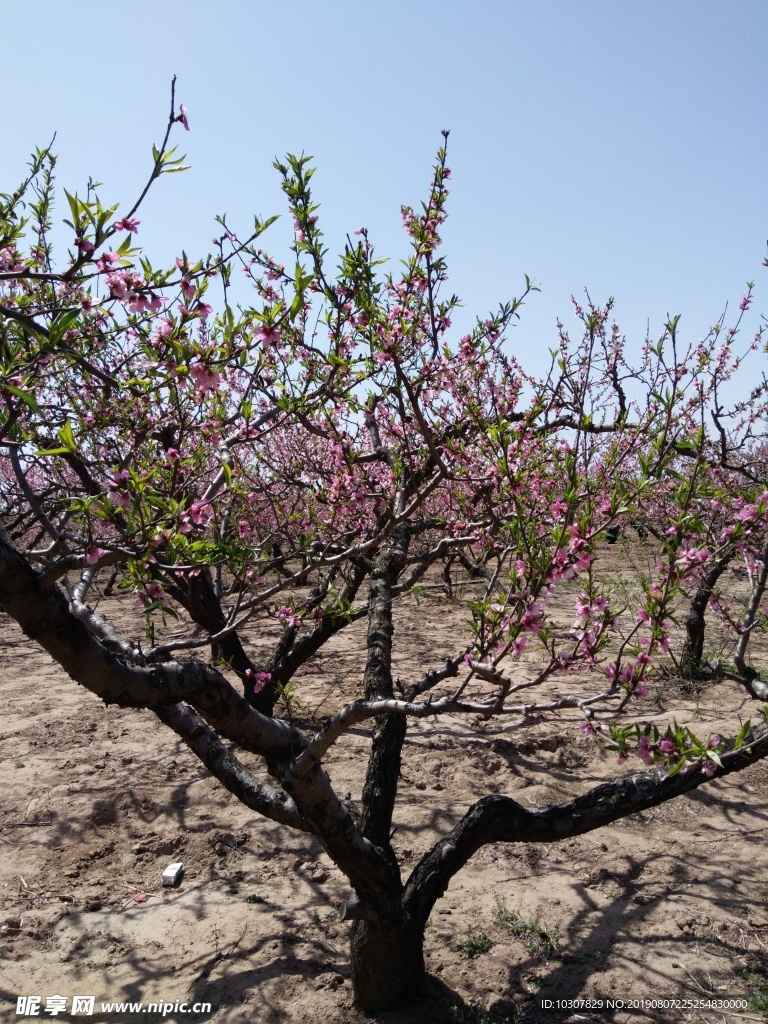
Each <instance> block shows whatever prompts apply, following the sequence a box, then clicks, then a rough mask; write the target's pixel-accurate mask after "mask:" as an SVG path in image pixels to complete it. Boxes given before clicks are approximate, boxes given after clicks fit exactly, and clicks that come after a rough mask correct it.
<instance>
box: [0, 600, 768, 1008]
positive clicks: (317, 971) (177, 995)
mask: <svg viewBox="0 0 768 1024" xmlns="http://www.w3.org/2000/svg"><path fill="white" fill-rule="evenodd" d="M129 607H130V603H129V602H126V601H125V599H124V598H118V597H115V598H112V599H104V600H103V601H102V602H101V604H100V608H99V610H100V612H101V613H102V614H104V615H106V616H107V617H108V618H110V619H112V620H117V621H123V622H124V621H126V617H127V616H129V615H130V614H131V613H130V611H129V610H128V609H129ZM137 628H138V627H137ZM169 628H173V627H169ZM360 628H361V627H359V626H356V627H355V628H354V630H352V631H351V632H350V635H349V636H348V637H346V638H342V639H339V640H338V641H337V642H336V643H335V645H334V649H333V650H327V651H325V652H324V653H323V654H322V655H321V656H320V657H319V658H318V659H316V661H315V662H314V663H313V665H312V670H311V672H310V673H308V675H307V677H306V679H304V680H303V681H302V683H301V685H300V687H299V697H300V699H301V701H302V703H303V704H305V705H306V706H307V707H309V708H310V709H312V711H313V713H314V714H316V715H317V716H319V717H322V715H324V714H327V713H328V712H329V711H330V710H331V709H333V708H336V707H338V706H339V705H340V704H341V703H342V702H343V701H345V700H346V699H349V698H351V697H352V696H353V695H356V694H355V684H356V682H357V681H358V678H359V673H360V669H359V664H358V662H357V661H356V644H357V643H359V640H360V635H359V629H360ZM465 629H466V626H465V617H464V613H463V611H462V609H461V608H460V606H458V605H457V604H453V603H449V602H448V601H446V600H445V598H443V597H440V596H439V595H438V594H437V593H433V594H432V596H429V595H427V596H426V598H425V599H424V600H423V601H422V602H421V603H420V604H419V605H418V606H416V605H415V604H411V605H408V606H407V607H405V609H404V610H403V611H402V612H401V613H400V618H399V620H398V623H397V639H398V654H397V664H396V668H397V672H398V673H399V674H400V675H401V677H402V678H403V679H409V678H413V677H414V676H417V675H420V670H421V668H422V667H423V666H433V665H434V664H435V663H436V661H437V659H438V658H439V657H440V656H442V655H445V654H447V653H452V652H453V651H454V650H455V648H456V645H457V638H461V637H462V636H463V635H464V633H465ZM355 630H357V632H355ZM0 631H1V632H0V636H1V637H2V641H0V693H1V694H2V707H3V716H2V724H1V725H0V735H1V736H2V747H1V748H0V756H1V758H2V774H1V776H0V777H1V778H2V785H3V798H2V801H1V802H0V852H1V853H2V856H1V857H0V1015H2V1014H6V1019H8V1020H21V1019H24V1018H23V1017H21V1016H17V1015H16V1000H17V997H18V996H20V995H23V996H26V995H39V996H41V997H42V1004H41V1010H43V1011H44V1007H45V999H46V997H49V996H52V995H61V996H66V997H67V998H68V1004H67V1005H68V1007H70V1006H71V998H72V997H73V996H75V995H93V996H95V1000H96V1012H95V1013H94V1015H93V1017H91V1018H90V1019H94V1020H111V1021H134V1020H135V1021H143V1022H151V1021H155V1020H162V1019H165V1020H171V1021H203V1020H205V1021H211V1022H214V1024H234V1022H238V1021H253V1022H254V1024H298V1022H303V1024H315V1022H323V1024H346V1022H350V1024H362V1022H363V1021H365V1020H367V1018H366V1017H365V1016H364V1015H363V1014H361V1013H359V1012H358V1011H357V1010H355V1008H354V1007H353V1005H352V994H351V986H350V981H349V958H348V950H347V946H348V929H349V925H348V924H346V923H343V922H341V921H339V919H338V914H337V908H338V905H339V902H340V901H341V900H344V899H347V898H349V897H350V896H351V893H350V889H349V886H348V884H347V882H346V879H345V878H344V877H343V876H342V875H341V873H340V872H339V871H338V870H337V869H336V868H335V867H334V866H333V865H332V864H331V863H330V861H329V860H328V858H327V857H326V856H325V854H323V853H322V851H321V850H320V848H319V846H318V844H317V843H316V841H313V840H312V839H311V838H308V837H306V836H302V835H299V834H295V833H291V832H289V831H287V830H285V829H283V828H281V827H279V826H276V825H273V824H271V823H269V822H267V821H264V820H262V819H260V818H258V817H256V816H255V815H254V814H253V813H252V812H251V811H249V810H248V809H246V808H244V807H242V806H240V805H239V804H238V803H237V802H236V801H235V800H234V799H233V798H231V797H229V796H228V795H227V794H226V793H225V792H223V791H222V790H221V789H220V788H219V787H218V785H216V784H215V783H214V782H213V781H212V780H211V779H210V778H208V777H207V776H206V773H205V771H204V770H202V769H201V768H200V767H199V765H198V763H197V761H196V760H195V758H194V757H193V756H192V755H191V754H190V753H189V752H188V751H187V749H186V748H185V747H184V746H183V745H182V744H181V743H180V742H178V741H177V740H176V739H175V737H174V736H173V735H172V734H170V733H168V732H167V730H165V729H164V727H163V726H161V725H160V724H159V723H158V722H157V721H156V719H154V717H153V716H152V715H151V714H150V713H149V712H140V713H137V712H134V711H125V710H120V709H115V708H105V707H104V706H103V705H102V704H100V703H99V701H98V700H97V699H96V698H95V697H93V696H91V695H90V694H89V693H87V692H86V691H84V690H83V689H82V688H79V687H77V686H75V685H73V684H72V683H71V681H70V680H68V679H67V678H66V677H65V676H64V674H63V673H62V672H61V671H60V670H59V669H58V668H57V666H55V665H54V664H53V663H52V661H51V659H50V658H49V657H48V656H47V655H45V654H44V653H42V652H41V651H39V650H38V649H36V647H35V645H34V644H33V643H32V642H30V641H28V640H27V639H26V638H25V637H24V636H23V635H22V634H21V633H20V632H19V631H18V630H17V629H16V627H15V624H13V623H12V622H11V621H10V620H8V619H7V618H2V617H0ZM254 647H256V648H257V647H258V644H256V643H254ZM574 685H575V681H574V679H573V678H571V679H570V680H569V681H568V683H567V686H568V687H569V688H570V689H571V690H573V688H574ZM639 711H640V713H641V714H642V717H643V718H645V719H653V720H656V721H659V722H662V721H666V720H667V719H668V718H670V717H672V716H674V717H676V718H677V720H678V721H680V722H685V723H687V724H690V725H691V726H692V728H694V729H695V731H696V732H697V733H699V734H704V735H707V734H708V733H710V732H723V733H725V734H732V733H733V732H735V731H736V729H737V728H738V725H739V722H740V721H742V720H744V719H746V718H748V717H750V716H751V717H752V718H753V719H754V718H755V717H756V716H757V714H758V713H759V708H758V707H756V706H755V705H754V703H752V702H750V701H748V700H747V699H746V697H745V695H744V693H743V691H742V690H741V689H740V688H739V687H738V685H737V684H735V683H730V682H725V683H719V684H717V685H715V686H710V687H709V688H707V689H705V690H703V691H700V692H698V693H690V692H688V693H686V692H685V690H684V689H683V688H681V687H680V686H679V684H677V683H676V682H675V681H674V680H667V681H666V682H663V683H659V684H657V685H656V686H655V689H654V692H652V693H651V696H650V697H649V698H648V699H647V700H646V701H643V702H641V706H640V708H639ZM366 747H367V737H366V734H365V732H364V731H359V732H355V733H353V734H350V735H348V736H347V737H346V738H345V739H344V740H343V742H341V743H340V744H339V745H338V747H337V749H335V750H334V752H333V754H332V756H331V757H330V759H329V762H328V764H329V771H330V775H331V777H332V779H333V782H334V784H335V785H336V787H337V790H338V791H339V792H341V793H342V794H347V793H349V800H350V801H351V803H352V804H353V805H354V803H355V801H356V800H357V799H358V798H359V793H360V788H361V780H362V772H363V764H364V762H363V760H362V759H361V757H362V755H364V753H365V750H366ZM245 759H246V760H248V758H247V755H246V756H245ZM251 763H255V759H251ZM638 767H640V764H639V762H637V761H636V762H635V768H634V770H637V768H638ZM621 770H622V769H619V768H617V766H616V764H615V760H614V758H612V757H610V756H608V755H606V754H604V753H602V752H601V751H600V750H599V749H598V748H596V747H595V746H593V745H591V744H590V743H589V742H588V741H586V740H584V738H583V737H582V734H581V732H580V731H579V730H578V728H577V727H576V720H575V719H574V718H573V717H572V716H571V715H570V714H566V713H563V714H562V715H561V716H560V717H557V718H555V719H549V720H547V721H544V720H538V719H532V720H529V721H526V722H524V723H519V722H515V723H513V724H510V723H508V722H505V723H504V724H501V723H497V722H495V721H494V722H491V723H480V722H476V721H460V720H456V719H453V720H451V721H449V722H444V723H442V724H440V725H438V724H436V723H431V724H422V723H416V724H414V725H412V726H411V729H410V733H409V739H408V744H407V750H406V760H405V764H404V769H403V777H402V784H401V790H400V801H399V807H398V810H397V812H396V821H395V824H396V826H397V832H396V835H395V840H394V842H395V847H396V851H397V853H398V855H399V857H400V860H401V863H402V865H403V870H404V872H407V871H408V869H409V866H412V865H413V864H414V863H415V862H416V860H417V858H418V857H419V855H420V854H421V853H422V852H423V851H424V850H425V849H426V848H427V847H428V846H429V845H431V844H432V843H433V842H434V841H435V839H436V838H438V837H439V836H440V835H442V834H444V833H445V831H446V830H447V829H448V828H449V827H450V826H451V825H452V824H453V823H454V822H455V821H456V820H457V818H458V817H459V816H460V815H461V814H462V813H463V812H464V810H465V809H466V808H467V806H468V805H469V804H470V803H471V802H472V801H473V800H475V799H476V798H478V797H479V796H482V795H485V794H486V793H488V792H504V793H509V794H510V795H513V796H514V797H515V798H516V799H518V800H520V801H521V802H522V803H524V804H527V805H529V806H534V805H539V806H541V805H546V804H548V803H551V802H553V801H561V800H564V799H568V798H570V797H572V796H574V795H576V794H578V793H580V792H583V791H584V790H586V789H588V788H590V787H592V786H593V785H595V784H596V783H598V782H599V781H601V780H603V779H605V778H608V777H610V776H612V775H614V774H615V773H617V772H618V771H621ZM767 773H768V766H766V765H764V764H763V765H756V766H753V767H752V768H750V769H747V770H746V771H744V772H742V773H740V774H738V775H736V776H731V777H730V778H729V779H727V780H724V781H722V782H715V783H713V784H711V785H709V786H707V787H705V788H703V789H700V790H699V791H698V792H697V793H695V794H693V795H692V796H690V797H686V798H682V799H680V800H678V801H676V802H674V803H671V804H668V805H666V806H664V807H661V808H658V809H656V810H654V811H651V812H648V813H645V814H641V815H635V816H633V817H631V818H629V819H626V820H624V821H621V822H619V823H617V824H616V825H614V826H612V827H609V828H605V829H601V830H600V831H597V832H593V833H591V834H590V835H587V836H585V837H583V838H580V839H575V840H570V841H566V842H563V843H559V844H555V845H552V846H546V847H545V846H524V845H519V844H508V845H504V844H502V845H497V846H492V847H488V848H486V849H484V850H483V851H481V852H480V853H479V854H478V855H476V856H475V858H474V859H473V860H472V861H471V863H470V864H469V865H468V867H467V868H466V869H465V870H464V871H463V872H462V873H461V874H460V875H458V876H457V877H456V878H455V879H454V880H453V882H452V884H451V886H450V888H449V890H448V892H447V893H446V895H445V897H444V898H443V899H442V900H440V901H439V902H438V904H437V905H436V907H435V910H434V912H433V914H432V918H431V920H430V922H429V927H428V930H427V936H426V956H427V966H428V972H429V977H428V979H427V981H426V983H425V985H424V988H423V991H422V992H421V994H420V998H419V1000H418V1001H417V1002H416V1003H415V1004H414V1005H413V1006H412V1007H410V1008H409V1009H407V1010H403V1011H397V1012H392V1013H388V1014H384V1015H382V1016H380V1017H379V1018H377V1020H378V1021H380V1022H382V1024H427V1022H430V1024H431V1022H438V1024H439V1022H442V1021H446V1022H449V1021H454V1022H459V1024H462V1022H463V1024H490V1022H492V1021H499V1022H501V1021H529V1022H532V1024H536V1022H539V1021H548V1022H550V1024H559V1022H560V1021H566V1020H567V1021H574V1022H575V1021H589V1020H611V1021H617V1022H629V1021H633V1022H639V1021H658V1022H662V1021H663V1022H667V1021H669V1022H672V1021H675V1022H677V1021H691V1022H694V1021H728V1022H734V1024H735V1022H736V1021H742V1020H762V1019H763V1014H762V1012H761V1010H760V1009H759V1007H758V1005H757V1002H756V998H757V997H756V995H755V992H756V991H758V992H759V989H760V986H761V985H762V986H763V988H764V989H765V990H766V991H768V980H766V972H767V971H768V957H767V956H766V952H767V949H766V943H767V942H768V909H766V898H767V897H768V849H766V845H765V837H766V834H767V833H768V813H767V812H766V793H768V777H767ZM178 860H180V861H183V862H184V865H185V875H184V878H183V880H182V882H181V884H180V885H179V886H178V887H177V888H173V889H169V888H163V887H162V886H161V884H160V874H161V872H162V870H163V869H164V868H165V867H166V866H167V865H168V864H169V863H170V862H172V861H178ZM750 995H751V996H752V1003H751V1005H749V1006H747V1005H746V1004H745V1006H744V1007H742V1008H739V1009H737V1010H735V1011H733V1012H727V1011H722V1010H718V1009H716V1008H713V1007H711V1006H706V1005H702V1004H704V1003H706V1002H707V1001H708V1000H724V999H726V1000H727V999H737V998H742V997H743V998H749V997H750ZM609 998H612V999H621V1000H624V1001H625V1002H626V1003H627V1004H629V1003H630V1001H632V1000H635V1001H637V1000H640V1001H642V1000H646V1001H647V1000H663V999H668V1000H669V999H677V1000H685V1001H688V1002H689V1003H690V1004H693V1003H698V1004H699V1005H697V1006H695V1005H679V1006H677V1007H671V1008H654V1007H651V1006H647V1005H646V1006H644V1007H642V1008H625V1009H623V1010H611V1011H609V1010H606V1009H605V1006H604V1007H603V1009H602V1011H598V1010H597V1009H595V1008H591V1009H590V1008H588V1007H587V1008H583V1007H582V1008H579V1007H572V1006H566V1007H563V1006H561V1007H557V1006H553V1007H551V1008H549V1009H546V1008H542V1000H547V999H549V1000H552V1001H555V1000H558V999H559V1000H568V999H574V1000H576V999H593V1000H599V999H602V1000H607V999H609ZM102 1001H103V1002H107V1001H109V1002H118V1001H135V1002H139V1001H143V1002H144V1004H148V1003H150V1002H163V1003H176V1002H177V1001H179V1002H186V1003H188V1004H194V1003H197V1002H209V1003H210V1004H211V1007H212V1009H211V1011H210V1013H202V1014H200V1013H199V1014H194V1013H186V1014H184V1013H181V1012H177V1011H175V1010H171V1011H169V1012H166V1014H165V1015H163V1014H162V1013H148V1012H146V1011H144V1012H140V1013H138V1012H135V1011H130V1010H126V1009H123V1010H117V1011H113V1012H112V1013H109V1012H101V1013H100V1012H99V1005H100V1003H101V1002H102ZM40 1016H41V1017H42V1018H43V1019H45V1018H46V1016H48V1019H51V1018H50V1015H46V1014H45V1012H42V1013H41V1014H40ZM38 1019H39V1018H38ZM58 1019H75V1020H87V1019H89V1018H88V1017H87V1016H86V1015H83V1014H81V1015H78V1016H76V1017H72V1018H70V1017H69V1016H68V1015H67V1014H66V1013H65V1014H61V1015H60V1016H59V1018H58Z"/></svg>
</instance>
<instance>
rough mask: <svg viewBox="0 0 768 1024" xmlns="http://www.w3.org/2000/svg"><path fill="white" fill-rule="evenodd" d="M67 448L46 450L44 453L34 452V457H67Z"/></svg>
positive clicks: (68, 452)
mask: <svg viewBox="0 0 768 1024" xmlns="http://www.w3.org/2000/svg"><path fill="white" fill-rule="evenodd" d="M69 454H70V449H69V448H46V449H45V450H44V451H39V452H35V455H69Z"/></svg>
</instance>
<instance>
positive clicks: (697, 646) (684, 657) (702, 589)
mask: <svg viewBox="0 0 768 1024" xmlns="http://www.w3.org/2000/svg"><path fill="white" fill-rule="evenodd" d="M733 556H734V551H733V549H730V550H728V551H726V553H725V554H724V555H723V556H722V557H721V558H719V559H718V560H717V561H716V562H715V564H714V565H713V566H712V568H711V569H710V570H709V572H708V573H707V574H706V576H705V577H704V578H703V579H702V580H701V582H700V583H699V585H698V587H697V588H696V593H695V594H694V595H693V600H692V601H691V607H690V608H689V610H688V615H687V616H686V619H685V643H684V644H683V651H682V654H681V655H680V674H681V675H682V676H684V677H685V678H686V679H699V678H700V677H701V673H702V666H701V660H702V658H703V657H704V626H705V619H704V614H705V612H706V610H707V605H708V604H709V599H710V597H712V591H713V589H714V587H715V584H716V583H717V581H718V580H719V579H720V577H721V576H722V574H723V573H724V572H725V569H726V567H727V565H728V563H729V562H730V561H731V559H732V558H733Z"/></svg>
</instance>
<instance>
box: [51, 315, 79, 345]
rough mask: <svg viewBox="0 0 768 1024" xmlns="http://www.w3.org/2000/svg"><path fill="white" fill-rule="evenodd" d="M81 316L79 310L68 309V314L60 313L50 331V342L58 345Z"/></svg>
mask: <svg viewBox="0 0 768 1024" xmlns="http://www.w3.org/2000/svg"><path fill="white" fill-rule="evenodd" d="M79 315H80V310H79V309H68V310H67V312H66V313H60V314H59V315H58V316H57V317H56V319H55V320H54V321H53V323H52V324H51V326H50V329H49V331H48V338H49V340H50V341H51V342H52V343H53V344H54V345H55V344H57V343H58V342H59V341H60V340H61V339H62V337H63V336H64V334H65V332H66V331H67V330H68V329H69V327H70V326H71V325H72V324H73V323H74V321H75V320H77V318H78V316H79Z"/></svg>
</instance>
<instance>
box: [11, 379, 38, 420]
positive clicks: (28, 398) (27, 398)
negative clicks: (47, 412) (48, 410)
mask: <svg viewBox="0 0 768 1024" xmlns="http://www.w3.org/2000/svg"><path fill="white" fill-rule="evenodd" d="M3 391H9V392H10V393H11V394H12V395H16V397H17V398H20V399H21V400H22V402H26V403H27V405H28V406H29V407H30V409H32V410H33V411H34V412H36V413H39V414H40V415H41V416H42V410H41V408H40V406H39V405H38V404H37V402H36V401H35V399H34V398H33V397H32V395H30V393H29V392H28V391H22V390H21V388H14V387H12V386H11V385H10V384H5V385H4V386H3Z"/></svg>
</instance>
